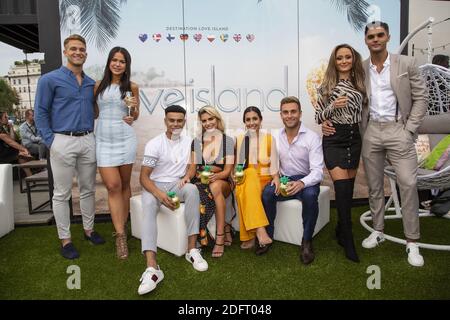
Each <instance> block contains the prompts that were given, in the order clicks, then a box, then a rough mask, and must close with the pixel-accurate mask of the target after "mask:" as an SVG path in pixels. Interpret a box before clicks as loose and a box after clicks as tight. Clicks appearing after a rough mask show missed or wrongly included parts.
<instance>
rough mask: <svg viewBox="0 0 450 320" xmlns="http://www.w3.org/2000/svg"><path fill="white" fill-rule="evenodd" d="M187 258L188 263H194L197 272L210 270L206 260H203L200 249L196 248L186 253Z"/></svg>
mask: <svg viewBox="0 0 450 320" xmlns="http://www.w3.org/2000/svg"><path fill="white" fill-rule="evenodd" d="M185 257H186V260H187V261H189V262H190V263H192V265H193V266H194V269H195V270H197V271H206V270H208V262H206V260H205V259H203V257H202V255H201V254H200V250H199V249H195V248H194V249H191V250H190V251H189V252H187V253H186V255H185Z"/></svg>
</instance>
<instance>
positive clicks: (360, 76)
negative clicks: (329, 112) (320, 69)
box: [319, 43, 367, 103]
mask: <svg viewBox="0 0 450 320" xmlns="http://www.w3.org/2000/svg"><path fill="white" fill-rule="evenodd" d="M342 48H347V49H349V50H350V51H351V52H352V57H353V61H352V72H351V76H350V80H351V82H352V84H353V86H354V87H355V89H356V90H358V91H359V92H361V93H362V95H363V101H364V103H366V102H367V93H366V87H365V85H364V78H365V72H364V68H363V65H362V58H361V55H360V54H359V52H358V51H356V50H355V49H353V47H352V46H350V45H348V44H346V43H343V44H340V45H338V46H336V47H335V48H334V49H333V51H332V52H331V55H330V60H329V61H328V67H327V71H326V72H325V76H324V78H323V82H322V84H321V85H320V88H319V93H320V94H321V95H322V97H323V98H324V101H328V99H329V98H330V95H331V93H332V91H333V89H334V87H336V85H337V83H338V81H339V72H338V71H337V66H336V54H337V52H338V50H339V49H342Z"/></svg>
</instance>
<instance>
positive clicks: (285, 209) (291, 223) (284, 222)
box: [274, 186, 330, 245]
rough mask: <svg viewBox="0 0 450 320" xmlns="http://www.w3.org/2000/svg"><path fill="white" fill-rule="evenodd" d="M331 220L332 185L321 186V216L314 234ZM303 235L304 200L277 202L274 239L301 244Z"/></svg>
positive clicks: (318, 218)
mask: <svg viewBox="0 0 450 320" xmlns="http://www.w3.org/2000/svg"><path fill="white" fill-rule="evenodd" d="M328 222H330V187H327V186H321V187H320V193H319V216H318V217H317V223H316V227H315V229H314V235H316V234H317V233H318V232H319V231H320V230H321V229H322V228H323V227H324V226H325V225H326V224H327V223H328ZM302 237H303V219H302V202H301V201H299V200H296V199H294V200H287V201H279V202H277V216H276V218H275V231H274V239H275V240H278V241H283V242H287V243H292V244H296V245H300V244H301V242H302Z"/></svg>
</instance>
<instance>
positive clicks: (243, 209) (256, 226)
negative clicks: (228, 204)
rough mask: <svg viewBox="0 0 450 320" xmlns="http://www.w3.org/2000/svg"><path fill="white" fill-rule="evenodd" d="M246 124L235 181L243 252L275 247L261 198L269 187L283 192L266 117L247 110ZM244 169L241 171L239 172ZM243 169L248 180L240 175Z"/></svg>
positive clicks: (239, 150) (238, 144) (239, 145)
mask: <svg viewBox="0 0 450 320" xmlns="http://www.w3.org/2000/svg"><path fill="white" fill-rule="evenodd" d="M243 121H244V124H245V127H246V129H247V131H246V133H245V135H242V136H240V137H238V140H237V161H236V166H235V173H234V179H235V181H236V184H237V185H236V191H235V193H236V200H237V204H238V208H239V229H240V240H241V241H242V244H241V248H242V249H251V248H253V247H254V246H255V238H257V240H258V245H259V246H260V247H264V246H266V245H270V244H271V243H272V239H271V238H270V237H269V235H268V234H267V232H266V228H265V226H267V225H269V221H268V220H267V217H266V214H265V212H264V207H263V204H262V201H261V194H262V191H263V190H264V187H265V186H266V185H267V184H268V183H272V185H275V186H276V192H278V191H279V186H280V180H279V177H278V157H277V152H276V147H275V140H274V139H273V137H272V135H271V134H269V133H264V132H262V131H261V122H262V115H261V111H260V110H259V109H258V108H257V107H253V106H251V107H248V108H247V109H245V110H244V117H243ZM238 167H240V168H238ZM241 169H243V172H244V176H243V178H240V177H239V176H240V174H239V173H238V172H239V171H241Z"/></svg>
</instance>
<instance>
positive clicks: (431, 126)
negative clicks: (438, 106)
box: [418, 113, 450, 134]
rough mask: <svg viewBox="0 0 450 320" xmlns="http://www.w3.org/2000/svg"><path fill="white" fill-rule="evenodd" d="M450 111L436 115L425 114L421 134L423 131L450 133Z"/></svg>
mask: <svg viewBox="0 0 450 320" xmlns="http://www.w3.org/2000/svg"><path fill="white" fill-rule="evenodd" d="M449 123H450V113H442V114H438V115H434V116H425V117H424V119H423V122H422V124H421V126H420V127H419V130H418V132H419V134H422V133H447V134H448V133H450V126H449V125H448V124H449Z"/></svg>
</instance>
